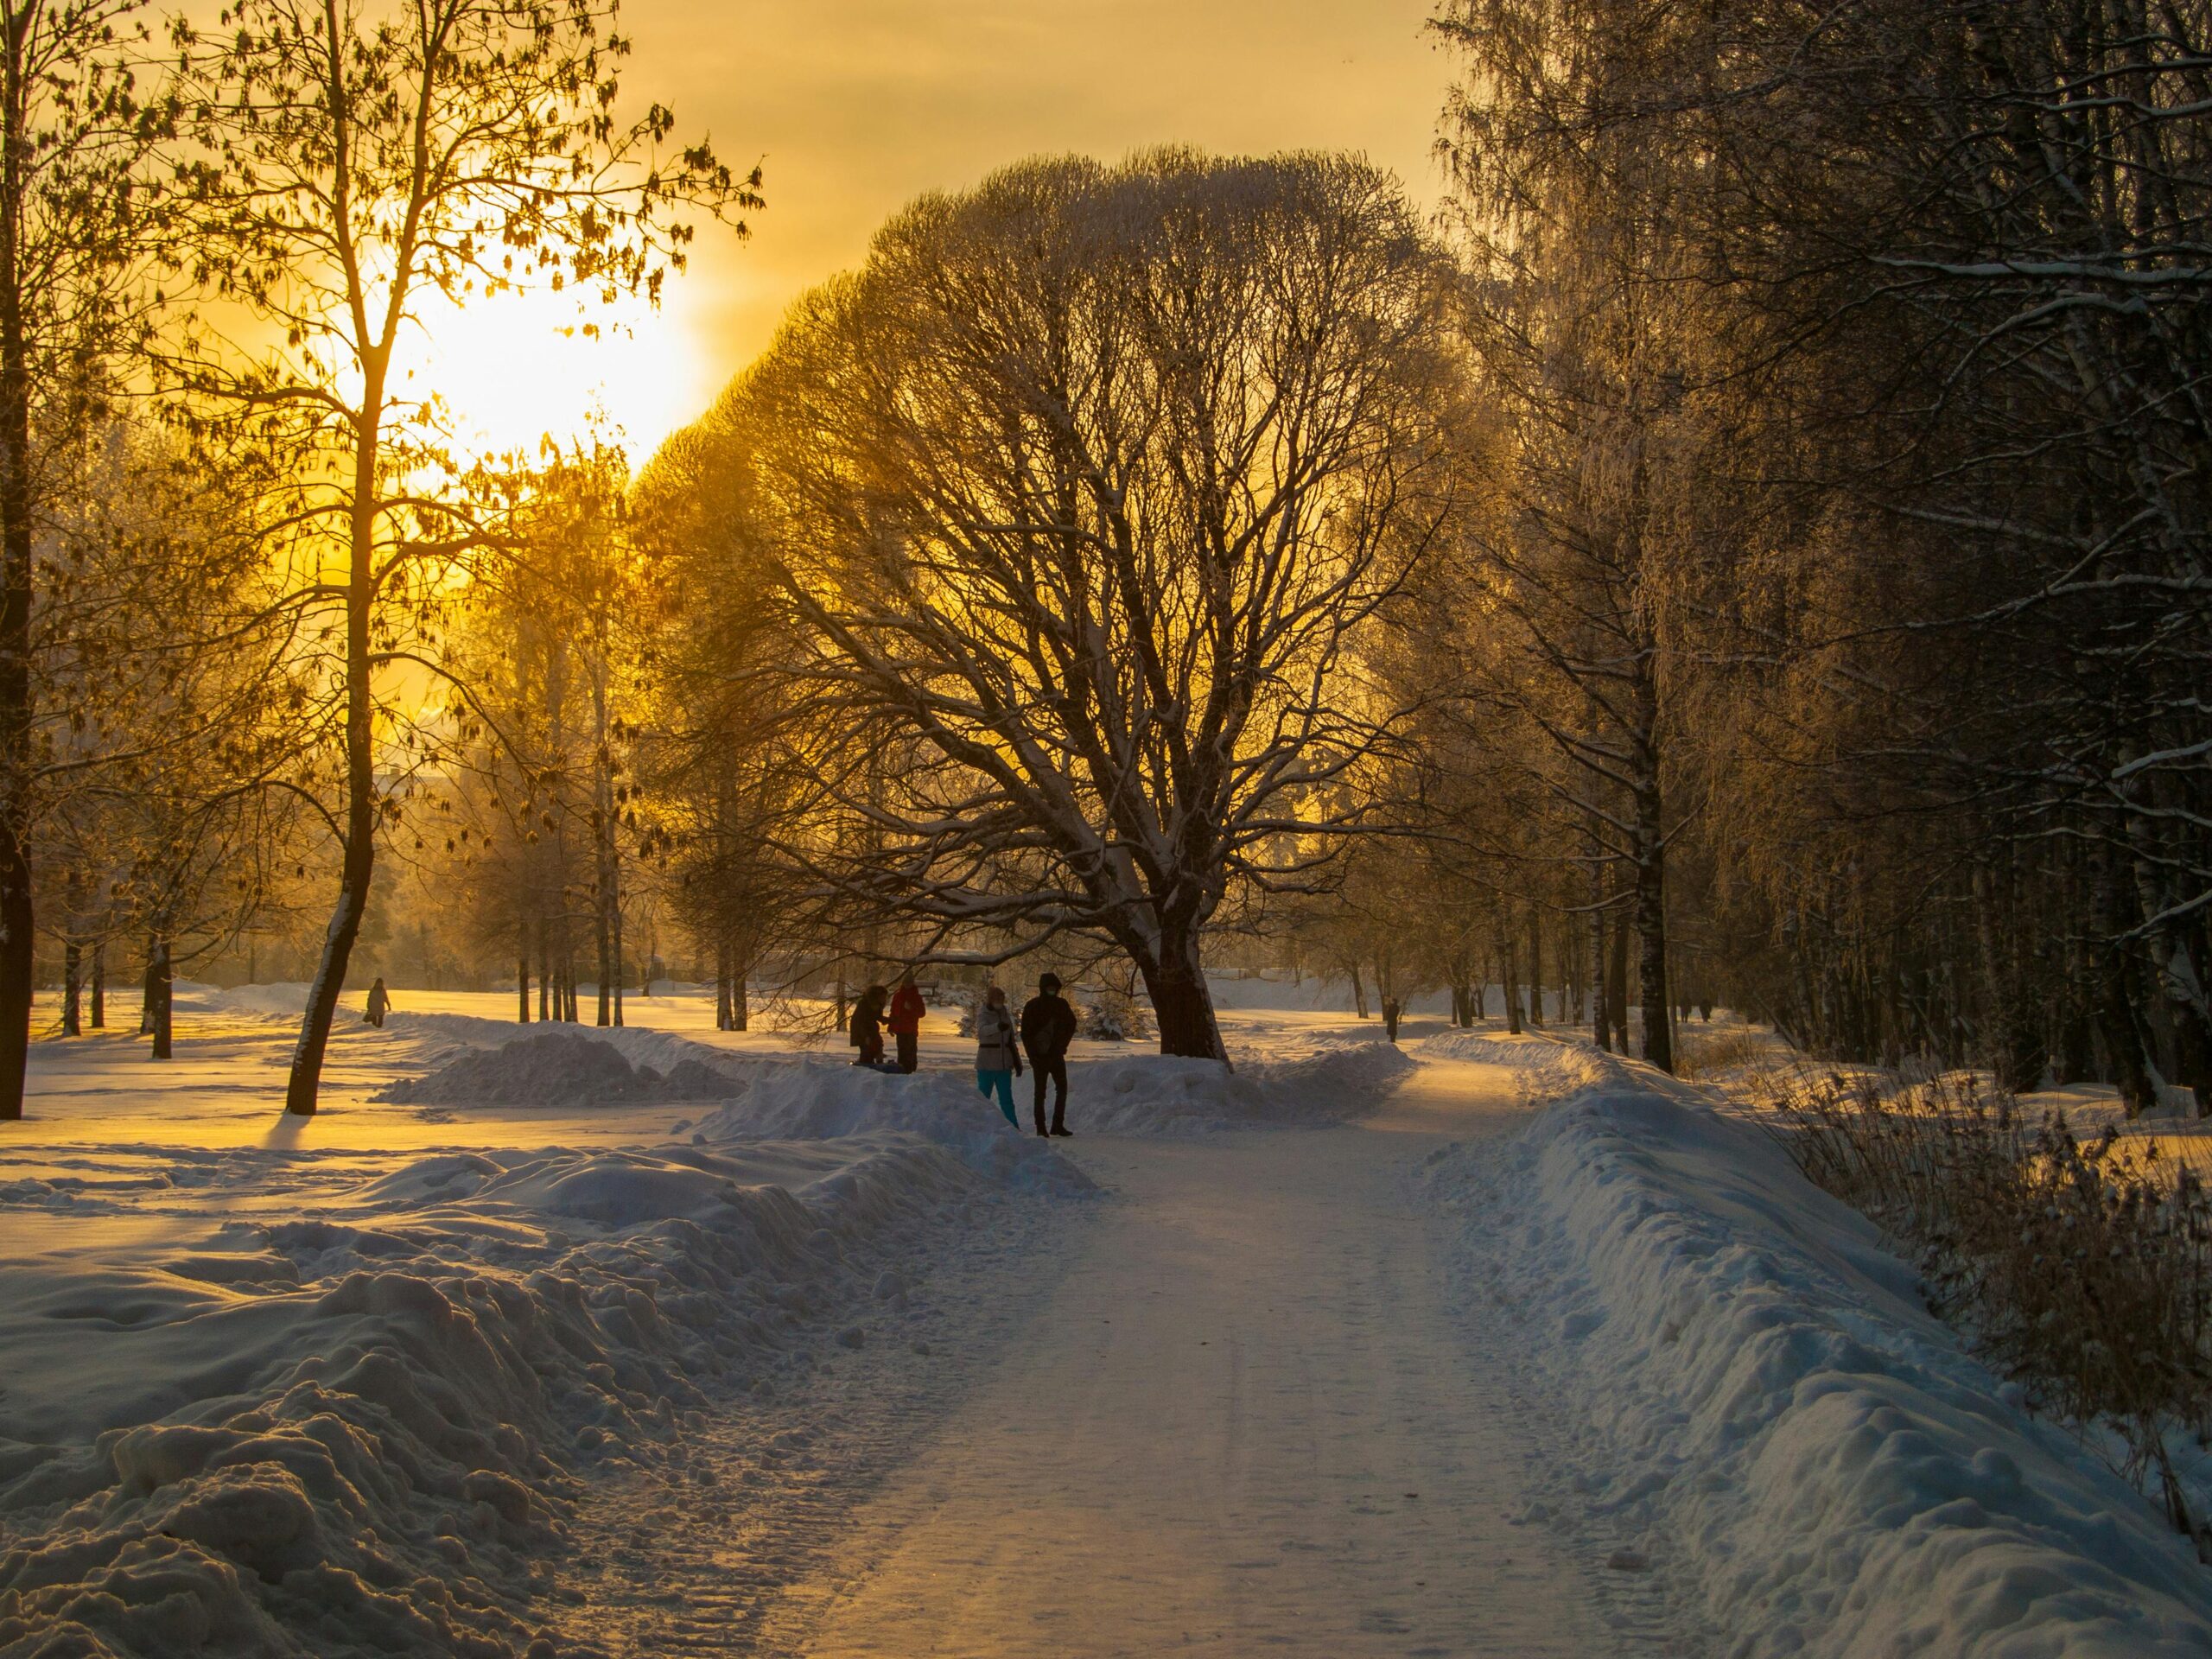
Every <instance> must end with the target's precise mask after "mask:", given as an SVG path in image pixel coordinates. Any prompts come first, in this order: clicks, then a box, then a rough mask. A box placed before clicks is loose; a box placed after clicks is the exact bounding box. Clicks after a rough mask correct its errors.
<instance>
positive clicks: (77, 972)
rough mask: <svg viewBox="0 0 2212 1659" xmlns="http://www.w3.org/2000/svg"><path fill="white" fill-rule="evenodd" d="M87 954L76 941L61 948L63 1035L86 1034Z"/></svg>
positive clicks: (72, 940)
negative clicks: (84, 1015)
mask: <svg viewBox="0 0 2212 1659" xmlns="http://www.w3.org/2000/svg"><path fill="white" fill-rule="evenodd" d="M84 1005H85V952H84V950H83V948H82V947H81V946H79V944H78V943H77V941H76V940H74V939H71V940H70V941H69V942H68V943H67V944H64V945H63V946H62V947H61V1034H62V1035H63V1036H64V1037H81V1036H83V1035H84V1034H85V1022H84V1017H83V1014H84Z"/></svg>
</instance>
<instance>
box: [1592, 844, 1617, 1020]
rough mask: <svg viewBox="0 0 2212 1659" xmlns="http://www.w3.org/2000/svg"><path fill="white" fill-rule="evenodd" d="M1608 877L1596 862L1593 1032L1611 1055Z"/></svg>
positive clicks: (1593, 865)
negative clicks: (1607, 919)
mask: <svg viewBox="0 0 2212 1659" xmlns="http://www.w3.org/2000/svg"><path fill="white" fill-rule="evenodd" d="M1605 933H1606V928H1605V875H1604V874H1603V873H1602V872H1601V871H1600V870H1599V868H1598V866H1597V865H1596V864H1595V863H1594V862H1593V863H1592V865H1591V867H1590V1035H1591V1037H1592V1039H1594V1040H1595V1041H1596V1043H1597V1045H1598V1047H1599V1052H1603V1053H1608V1054H1609V1053H1611V1052H1612V1047H1613V1033H1612V1027H1611V1023H1610V1022H1611V1019H1612V1005H1611V998H1610V997H1609V996H1608V995H1606V980H1607V978H1608V976H1607V974H1606V971H1605V969H1606V968H1607V966H1608V964H1609V963H1611V957H1608V956H1607V955H1606V952H1605V946H1606V938H1605Z"/></svg>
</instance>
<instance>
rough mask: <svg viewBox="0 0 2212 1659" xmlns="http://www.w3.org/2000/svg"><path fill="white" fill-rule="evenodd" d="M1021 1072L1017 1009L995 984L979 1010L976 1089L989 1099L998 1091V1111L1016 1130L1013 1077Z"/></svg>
mask: <svg viewBox="0 0 2212 1659" xmlns="http://www.w3.org/2000/svg"><path fill="white" fill-rule="evenodd" d="M1020 1071H1021V1047H1020V1044H1019V1043H1017V1042H1016V1041H1015V1040H1014V1011H1013V1010H1012V1009H1011V1008H1009V1007H1007V1005H1006V993H1005V992H1004V991H1002V990H1001V989H1000V988H998V987H997V986H995V985H994V986H992V987H991V988H990V989H988V990H987V991H985V992H984V993H983V1006H982V1007H980V1008H978V1009H976V1092H977V1093H978V1094H980V1095H982V1096H983V1098H984V1099H986V1100H988V1099H989V1098H990V1097H991V1096H993V1095H994V1094H995V1095H996V1096H998V1097H999V1110H1001V1111H1002V1112H1004V1113H1005V1114H1006V1121H1007V1122H1009V1123H1011V1124H1013V1125H1014V1128H1017V1129H1018V1128H1020V1127H1021V1120H1020V1118H1018V1117H1016V1116H1014V1077H1016V1076H1017V1075H1018V1074H1019V1073H1020Z"/></svg>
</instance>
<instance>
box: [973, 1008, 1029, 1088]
mask: <svg viewBox="0 0 2212 1659" xmlns="http://www.w3.org/2000/svg"><path fill="white" fill-rule="evenodd" d="M976 1070H977V1071H1020V1070H1021V1056H1020V1053H1019V1052H1016V1050H1015V1048H1014V1010H1013V1009H1011V1008H995V1007H992V1006H991V1005H990V1004H989V1003H988V1002H986V1003H985V1004H984V1005H983V1006H982V1007H980V1008H978V1009H976Z"/></svg>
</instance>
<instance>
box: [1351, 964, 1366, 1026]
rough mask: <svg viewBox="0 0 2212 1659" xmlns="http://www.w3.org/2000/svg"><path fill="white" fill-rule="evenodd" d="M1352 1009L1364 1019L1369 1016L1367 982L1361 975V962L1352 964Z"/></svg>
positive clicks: (1358, 1016) (1357, 1015)
mask: <svg viewBox="0 0 2212 1659" xmlns="http://www.w3.org/2000/svg"><path fill="white" fill-rule="evenodd" d="M1351 1011H1352V1013H1353V1014H1354V1015H1355V1016H1356V1017H1357V1018H1359V1019H1362V1020H1364V1019H1366V1018H1367V982H1366V981H1365V980H1363V979H1362V978H1361V977H1360V976H1359V964H1358V963H1356V962H1355V963H1352V965H1351Z"/></svg>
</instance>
